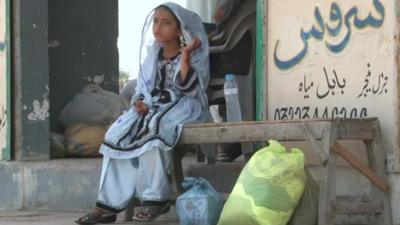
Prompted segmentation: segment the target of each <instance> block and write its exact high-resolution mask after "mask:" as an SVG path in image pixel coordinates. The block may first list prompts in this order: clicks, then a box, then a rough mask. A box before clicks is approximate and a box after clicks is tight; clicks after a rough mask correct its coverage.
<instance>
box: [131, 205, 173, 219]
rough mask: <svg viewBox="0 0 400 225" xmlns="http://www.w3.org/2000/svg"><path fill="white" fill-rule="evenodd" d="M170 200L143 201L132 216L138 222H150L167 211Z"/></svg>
mask: <svg viewBox="0 0 400 225" xmlns="http://www.w3.org/2000/svg"><path fill="white" fill-rule="evenodd" d="M170 205H171V201H169V200H168V201H163V202H153V201H152V202H143V204H142V205H141V207H140V210H139V212H138V213H137V214H136V215H135V216H134V217H133V218H132V219H133V220H135V221H138V222H151V221H153V220H155V219H157V218H158V217H159V216H160V215H162V214H165V213H167V212H169V209H170Z"/></svg>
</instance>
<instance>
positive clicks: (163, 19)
mask: <svg viewBox="0 0 400 225" xmlns="http://www.w3.org/2000/svg"><path fill="white" fill-rule="evenodd" d="M153 35H154V38H155V39H156V40H157V41H158V42H160V43H162V44H169V43H174V42H176V44H178V45H179V35H180V28H179V25H178V22H177V21H176V19H175V17H174V15H172V13H171V12H170V11H168V10H167V9H164V8H158V9H156V11H155V12H154V19H153Z"/></svg>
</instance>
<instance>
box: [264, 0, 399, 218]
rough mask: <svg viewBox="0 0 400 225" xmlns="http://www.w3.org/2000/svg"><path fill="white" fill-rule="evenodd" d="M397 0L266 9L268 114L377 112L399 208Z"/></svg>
mask: <svg viewBox="0 0 400 225" xmlns="http://www.w3.org/2000/svg"><path fill="white" fill-rule="evenodd" d="M395 2H396V1H384V0H375V1H373V0H371V1H365V0H352V1H347V0H325V1H322V0H302V1H298V0H269V1H268V12H267V17H268V22H267V23H268V34H267V35H268V43H267V46H268V47H267V49H268V50H267V54H268V55H267V56H268V62H267V109H268V119H272V120H279V119H314V118H336V117H339V118H364V117H378V118H379V120H380V122H381V126H382V132H383V138H384V149H382V154H385V153H386V156H387V159H388V165H387V167H388V172H389V175H390V177H391V184H392V202H393V204H392V206H393V212H397V211H398V210H400V208H399V205H400V179H399V176H398V174H399V173H400V163H399V160H398V159H399V147H398V146H399V145H398V140H397V139H398V127H397V126H398V90H397V76H398V74H397V66H398V65H397V63H396V54H397V45H398V43H397V40H396V36H397V35H398V33H397V32H398V31H397V30H398V28H397V27H398V24H397V22H396V19H397V18H396V15H395V10H394V9H395V8H396V7H397V5H395ZM317 12H320V14H318V13H317ZM356 17H357V18H358V20H355V18H356ZM368 17H369V18H370V20H366V18H368ZM346 18H347V19H346ZM318 21H319V22H320V23H319V22H318ZM363 23H364V24H363ZM339 24H341V27H340V25H339ZM365 24H367V25H366V26H364V25H365ZM313 27H314V31H315V32H314V33H313V34H312V33H311V32H310V30H312V28H313ZM328 28H331V29H332V31H333V30H334V28H338V29H337V33H335V32H329V31H328ZM302 35H303V36H302ZM307 35H309V37H308V36H307ZM347 35H350V36H347ZM302 37H303V38H302ZM346 37H349V38H348V41H346V40H347V39H346ZM334 46H335V47H334ZM341 47H343V48H341ZM302 52H305V54H304V55H302V54H301V53H302ZM296 57H297V58H296ZM393 214H394V221H395V224H400V215H398V214H397V213H393Z"/></svg>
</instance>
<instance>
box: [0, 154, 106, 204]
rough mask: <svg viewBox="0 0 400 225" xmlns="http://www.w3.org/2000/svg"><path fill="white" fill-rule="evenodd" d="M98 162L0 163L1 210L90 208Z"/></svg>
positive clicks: (98, 173)
mask: <svg viewBox="0 0 400 225" xmlns="http://www.w3.org/2000/svg"><path fill="white" fill-rule="evenodd" d="M100 168H101V159H75V160H71V159H68V160H52V161H43V162H0V177H1V187H2V188H1V192H0V209H35V210H83V209H89V208H93V206H94V204H95V202H96V197H97V189H98V183H99V176H100Z"/></svg>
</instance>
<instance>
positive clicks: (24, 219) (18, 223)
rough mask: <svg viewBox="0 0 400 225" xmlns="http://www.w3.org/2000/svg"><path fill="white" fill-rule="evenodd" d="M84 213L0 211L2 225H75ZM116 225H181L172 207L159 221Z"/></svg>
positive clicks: (0, 223) (119, 222) (0, 224)
mask: <svg viewBox="0 0 400 225" xmlns="http://www.w3.org/2000/svg"><path fill="white" fill-rule="evenodd" d="M81 215H83V212H41V211H39V212H35V211H2V210H0V225H27V224H29V225H73V224H75V222H74V221H75V220H76V219H77V218H78V217H80V216H81ZM115 224H143V225H145V224H146V225H179V222H178V219H177V217H176V214H175V208H174V207H172V208H171V210H170V212H169V213H168V214H165V215H163V216H161V217H160V218H159V219H158V220H157V221H154V222H150V223H138V222H121V221H118V222H117V223H115Z"/></svg>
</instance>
